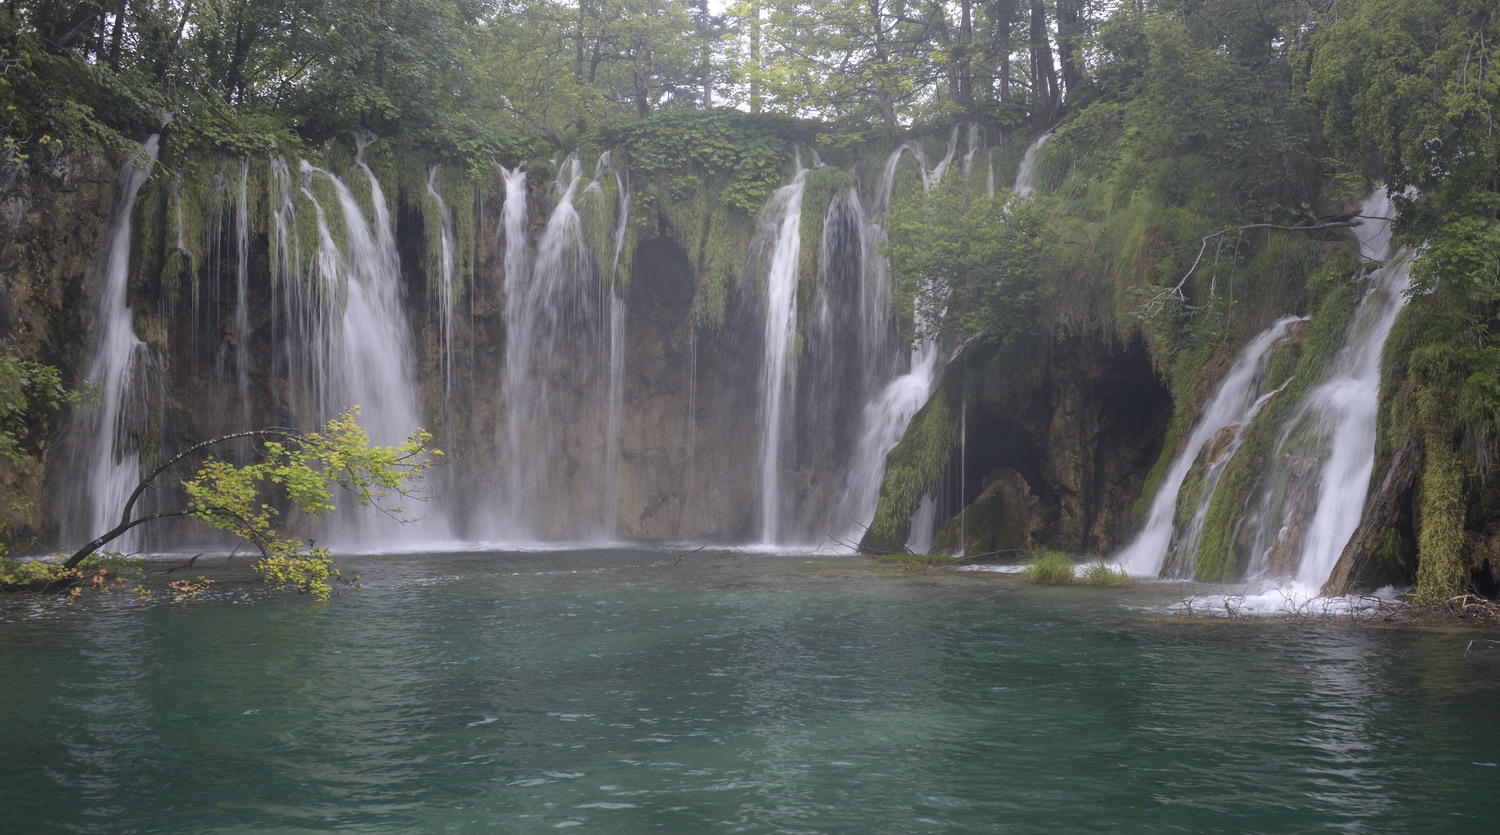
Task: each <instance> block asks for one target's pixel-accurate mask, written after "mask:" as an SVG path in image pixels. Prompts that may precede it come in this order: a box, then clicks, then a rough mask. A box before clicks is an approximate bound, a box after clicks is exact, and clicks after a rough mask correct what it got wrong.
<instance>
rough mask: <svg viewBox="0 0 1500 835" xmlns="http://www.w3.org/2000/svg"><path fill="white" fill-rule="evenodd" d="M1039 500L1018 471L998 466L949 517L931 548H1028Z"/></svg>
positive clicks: (1037, 522) (993, 550)
mask: <svg viewBox="0 0 1500 835" xmlns="http://www.w3.org/2000/svg"><path fill="white" fill-rule="evenodd" d="M1039 504H1040V502H1039V500H1038V499H1037V497H1036V496H1035V495H1033V494H1032V492H1031V485H1030V484H1028V483H1027V482H1026V479H1025V478H1024V477H1023V476H1022V475H1021V474H1020V473H1018V472H1016V471H1015V470H1012V469H1005V470H1001V471H1000V472H999V473H998V474H996V475H995V477H994V479H993V480H992V481H991V482H990V484H989V486H988V487H986V488H985V489H984V491H983V492H982V493H980V494H979V498H977V499H975V500H974V502H973V503H972V504H970V505H969V506H968V507H967V508H965V509H964V512H963V513H962V514H961V515H959V516H954V517H953V518H952V519H949V520H948V523H947V524H946V525H944V526H943V529H942V530H941V531H939V532H938V535H937V537H936V538H935V539H934V540H933V550H934V551H936V552H939V553H960V552H962V553H965V554H969V555H974V554H993V553H997V552H1009V551H1015V552H1022V551H1027V550H1030V549H1031V547H1032V545H1033V544H1034V541H1035V534H1036V531H1037V529H1038V527H1039V526H1040V521H1041V520H1040V518H1039Z"/></svg>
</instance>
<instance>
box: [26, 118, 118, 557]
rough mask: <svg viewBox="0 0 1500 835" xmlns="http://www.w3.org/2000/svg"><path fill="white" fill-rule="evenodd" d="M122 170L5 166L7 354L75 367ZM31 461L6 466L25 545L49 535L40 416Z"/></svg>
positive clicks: (48, 156) (75, 164) (63, 160)
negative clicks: (90, 291)
mask: <svg viewBox="0 0 1500 835" xmlns="http://www.w3.org/2000/svg"><path fill="white" fill-rule="evenodd" d="M115 174H116V168H115V166H114V165H113V164H112V163H111V162H110V161H109V160H107V159H106V158H104V157H102V156H98V155H92V154H72V153H68V152H67V151H65V150H63V149H62V148H60V147H59V146H41V147H40V148H38V149H37V150H36V152H35V153H34V155H33V156H32V158H31V159H30V160H28V161H27V162H26V163H24V164H21V165H8V166H0V348H3V349H4V350H6V351H8V352H12V353H14V354H15V355H17V356H20V357H22V358H25V359H29V360H33V361H37V362H43V363H47V364H51V365H58V366H62V367H64V368H67V367H72V366H74V365H76V364H78V363H79V362H81V361H82V360H83V358H82V357H80V356H79V354H80V351H81V348H82V346H83V344H84V340H83V339H81V338H80V337H81V336H82V335H83V334H84V333H86V332H87V328H88V326H89V323H88V322H86V321H85V317H86V311H87V309H88V305H85V304H83V303H82V300H83V299H84V297H85V292H86V290H85V288H86V285H87V283H88V280H89V278H90V277H91V276H92V275H93V274H94V272H95V270H96V267H97V254H98V252H99V251H100V250H101V249H102V248H103V246H104V236H105V233H106V232H107V230H108V226H109V215H110V210H111V209H112V207H113V205H114V200H115ZM33 417H34V420H35V421H36V422H34V423H33V425H32V427H31V428H32V433H31V436H30V437H29V438H27V439H25V440H26V447H27V448H26V449H25V452H27V453H28V456H27V459H26V460H23V461H16V462H12V461H5V462H3V464H0V496H7V497H11V496H14V497H18V499H19V501H17V502H11V501H6V502H4V506H0V528H3V529H6V530H7V532H8V535H9V537H10V538H11V539H12V540H13V541H15V542H18V543H25V542H29V541H31V540H33V539H34V538H35V537H36V536H38V535H39V534H40V533H41V530H42V527H43V516H44V510H45V507H44V505H45V502H44V501H43V489H44V484H43V473H44V470H45V467H46V465H47V463H48V460H49V458H50V457H51V453H52V451H53V448H54V447H55V444H54V443H53V439H52V438H51V437H50V431H51V425H50V423H51V422H50V420H48V419H47V416H45V415H39V416H33Z"/></svg>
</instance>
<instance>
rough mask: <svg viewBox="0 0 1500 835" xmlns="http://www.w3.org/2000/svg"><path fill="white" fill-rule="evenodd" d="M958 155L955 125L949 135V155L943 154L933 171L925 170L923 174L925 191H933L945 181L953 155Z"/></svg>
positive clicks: (956, 126)
mask: <svg viewBox="0 0 1500 835" xmlns="http://www.w3.org/2000/svg"><path fill="white" fill-rule="evenodd" d="M956 153H958V125H954V126H953V130H952V132H951V133H949V134H948V151H947V153H945V154H943V158H942V159H940V160H938V164H937V165H934V166H933V167H932V170H930V171H928V170H924V171H923V172H922V187H923V188H924V189H926V190H927V191H932V189H933V188H934V187H936V186H937V184H938V183H941V182H942V181H943V177H944V176H945V175H947V173H948V167H949V166H951V165H953V155H954V154H956Z"/></svg>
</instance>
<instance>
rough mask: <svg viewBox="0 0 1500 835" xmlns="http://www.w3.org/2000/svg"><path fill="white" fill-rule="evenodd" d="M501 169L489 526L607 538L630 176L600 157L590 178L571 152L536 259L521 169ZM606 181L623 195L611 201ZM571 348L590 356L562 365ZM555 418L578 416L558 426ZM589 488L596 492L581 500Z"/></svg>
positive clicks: (504, 532) (615, 497)
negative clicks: (501, 281) (502, 329)
mask: <svg viewBox="0 0 1500 835" xmlns="http://www.w3.org/2000/svg"><path fill="white" fill-rule="evenodd" d="M502 172H503V176H504V179H505V185H506V196H505V205H504V207H503V209H502V215H503V225H504V235H505V325H506V337H505V338H506V350H505V364H504V369H503V372H502V378H501V402H502V404H503V408H504V409H505V418H504V421H503V426H504V429H503V432H504V435H503V438H502V444H501V445H502V455H503V460H504V462H505V463H504V470H505V474H504V476H503V484H502V486H501V488H500V490H501V496H500V498H499V505H500V508H499V514H498V516H497V518H496V524H495V525H493V526H492V527H491V529H490V530H488V531H487V532H486V533H487V534H488V535H489V536H491V537H493V538H495V539H498V540H502V541H506V542H538V541H557V540H560V539H564V538H566V539H571V540H574V541H580V540H588V541H602V540H609V539H611V538H613V536H614V535H615V529H616V524H617V523H616V505H617V504H618V501H619V479H620V475H619V461H620V434H621V431H622V425H623V409H624V402H623V401H624V375H625V367H624V362H625V347H626V345H625V318H626V307H625V302H624V297H623V285H622V277H621V275H620V269H619V266H620V261H621V259H622V258H623V256H624V250H625V234H626V229H627V225H626V217H625V212H626V206H628V200H629V197H628V192H627V190H626V184H625V181H624V179H623V178H620V177H619V176H618V175H616V174H615V172H614V169H613V166H612V164H611V162H610V157H609V154H607V153H606V154H603V155H601V156H600V158H599V161H598V163H597V165H596V166H595V170H594V173H593V176H592V177H589V176H588V175H587V174H586V173H585V171H584V166H583V164H582V163H581V162H580V161H579V159H578V156H577V154H572V155H570V156H568V157H567V158H566V159H565V160H563V162H562V164H561V165H560V166H559V168H558V174H557V178H556V180H555V182H554V184H553V189H554V192H555V194H556V197H557V201H556V203H555V205H554V206H553V208H552V212H551V214H550V215H549V216H548V218H547V222H546V224H545V225H544V226H543V227H542V231H541V235H540V237H539V238H538V239H537V245H536V250H535V254H534V257H532V255H531V254H530V253H528V251H527V243H526V242H527V235H526V227H527V207H526V175H525V173H524V172H522V171H520V170H519V169H517V170H515V171H504V170H503V169H502ZM607 182H612V183H613V184H614V186H615V188H616V189H617V190H618V192H619V199H618V200H616V201H609V200H608V199H607V195H606V193H605V184H606V183H607ZM595 236H597V237H595ZM598 241H602V243H598ZM591 242H594V243H591ZM570 352H576V355H577V357H578V358H579V359H586V361H584V362H583V363H582V364H580V365H577V366H576V367H575V366H574V365H572V364H571V363H569V362H565V361H563V360H562V359H561V358H562V357H564V356H570V355H571V353H570ZM559 415H573V416H575V417H578V418H581V420H579V422H578V425H576V426H571V427H569V426H564V425H562V422H561V421H559V420H558V416H559ZM586 485H591V486H586ZM585 495H588V496H591V497H592V500H585V501H579V500H580V499H581V498H582V497H583V496H585ZM564 517H566V518H564ZM579 520H595V521H593V522H592V523H584V524H579Z"/></svg>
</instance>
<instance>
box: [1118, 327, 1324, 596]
mask: <svg viewBox="0 0 1500 835" xmlns="http://www.w3.org/2000/svg"><path fill="white" fill-rule="evenodd" d="M1305 321H1306V319H1305V318H1302V317H1297V316H1288V317H1285V318H1283V319H1279V320H1277V322H1276V323H1275V324H1273V325H1271V327H1269V328H1267V329H1266V330H1264V331H1263V332H1261V334H1260V335H1259V336H1257V337H1255V338H1254V339H1252V340H1250V342H1249V344H1247V345H1246V346H1245V347H1244V348H1243V349H1242V350H1241V351H1240V353H1239V356H1238V357H1236V358H1235V360H1234V364H1233V365H1231V366H1230V367H1229V371H1228V373H1226V374H1225V375H1224V379H1223V380H1222V381H1221V382H1220V383H1219V387H1218V389H1216V390H1215V391H1214V394H1213V397H1211V398H1209V401H1208V403H1207V404H1205V405H1204V407H1203V413H1202V415H1201V416H1200V417H1199V418H1198V422H1197V423H1196V424H1195V425H1194V426H1193V430H1192V432H1191V433H1190V434H1189V435H1188V440H1187V443H1185V444H1183V446H1182V449H1181V450H1180V451H1179V452H1178V453H1177V456H1176V457H1175V458H1173V459H1172V463H1171V465H1170V466H1169V467H1168V469H1167V473H1166V476H1165V477H1164V478H1163V479H1162V483H1161V487H1160V488H1158V489H1157V491H1156V496H1155V498H1153V499H1152V502H1151V509H1150V511H1149V512H1148V513H1147V515H1146V523H1145V525H1144V526H1143V527H1142V528H1141V531H1140V533H1138V534H1136V536H1135V539H1133V540H1131V541H1130V544H1128V545H1126V546H1125V547H1124V548H1123V549H1121V550H1120V551H1119V553H1117V554H1116V555H1115V561H1116V563H1117V564H1118V565H1119V566H1120V567H1121V568H1122V569H1124V570H1125V571H1127V572H1129V573H1131V574H1134V575H1138V576H1145V577H1155V576H1157V575H1159V574H1160V573H1161V571H1162V565H1163V563H1164V562H1165V560H1166V557H1167V553H1168V552H1169V551H1170V550H1171V549H1172V546H1173V540H1174V537H1173V533H1174V527H1175V526H1174V522H1175V519H1176V515H1177V497H1178V494H1179V492H1180V491H1181V490H1182V485H1183V482H1185V481H1186V480H1187V477H1188V472H1189V471H1190V470H1191V469H1192V466H1193V462H1195V461H1197V460H1198V456H1199V454H1200V453H1201V452H1202V451H1203V449H1204V447H1206V446H1208V445H1209V444H1210V443H1211V442H1213V441H1214V440H1215V439H1216V438H1218V437H1219V435H1220V433H1221V432H1223V431H1224V430H1225V429H1226V428H1227V427H1236V430H1235V432H1236V441H1235V442H1234V443H1233V444H1231V447H1232V446H1235V445H1237V439H1238V436H1239V432H1240V431H1241V430H1242V429H1243V428H1244V427H1245V426H1246V425H1248V424H1249V422H1250V421H1251V420H1252V419H1253V418H1254V416H1255V413H1256V412H1258V411H1259V410H1260V407H1261V406H1262V405H1264V402H1265V398H1263V397H1262V396H1261V383H1262V381H1263V380H1264V377H1265V371H1266V363H1267V361H1268V360H1269V359H1270V356H1271V349H1272V348H1274V347H1275V346H1276V345H1277V344H1278V343H1280V342H1281V341H1282V340H1283V339H1286V338H1287V336H1289V335H1290V334H1291V331H1292V328H1293V326H1295V325H1296V324H1298V323H1299V322H1305ZM1232 453H1233V449H1232V448H1231V449H1228V450H1225V451H1221V452H1220V453H1219V455H1218V457H1217V458H1216V460H1217V461H1226V462H1227V460H1228V459H1229V458H1230V457H1231V455H1232ZM1219 471H1220V472H1222V467H1220V468H1219ZM1214 481H1215V482H1217V477H1215V478H1214ZM1212 497H1213V485H1211V484H1209V483H1207V482H1206V481H1205V484H1204V489H1203V495H1202V499H1201V502H1200V504H1201V508H1200V512H1199V513H1197V514H1195V525H1194V527H1195V528H1196V529H1197V530H1198V531H1201V529H1202V528H1201V525H1202V515H1203V513H1206V510H1207V507H1208V502H1209V499H1211V498H1212ZM1187 538H1188V539H1191V540H1193V541H1194V542H1195V541H1196V538H1197V535H1196V533H1190V534H1188V537H1187ZM1184 550H1185V551H1186V550H1187V549H1186V548H1185V549H1184ZM1189 556H1191V555H1190V554H1189Z"/></svg>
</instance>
